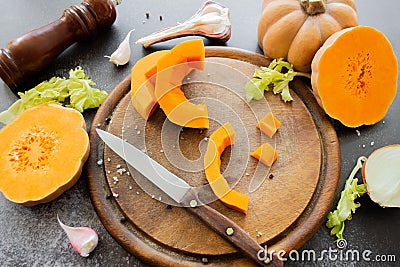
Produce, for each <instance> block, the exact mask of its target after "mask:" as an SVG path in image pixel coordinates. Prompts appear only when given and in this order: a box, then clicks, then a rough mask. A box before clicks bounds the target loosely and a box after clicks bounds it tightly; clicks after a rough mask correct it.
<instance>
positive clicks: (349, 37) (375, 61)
mask: <svg viewBox="0 0 400 267" xmlns="http://www.w3.org/2000/svg"><path fill="white" fill-rule="evenodd" d="M397 79H398V63H397V58H396V55H395V54H394V52H393V48H392V46H391V44H390V42H389V41H388V39H387V38H386V37H385V36H384V35H383V34H382V33H381V32H379V31H378V30H376V29H374V28H372V27H368V26H357V27H352V28H348V29H344V30H342V31H340V32H337V33H335V34H333V35H332V36H331V37H329V38H328V40H327V41H326V42H325V44H324V45H323V46H322V47H321V48H320V49H319V50H318V52H317V53H316V55H315V57H314V59H313V62H312V75H311V85H312V88H313V92H314V95H315V97H316V99H317V101H318V103H319V105H320V106H321V107H322V108H323V109H324V110H325V112H326V113H327V114H328V115H329V116H330V117H332V118H334V119H337V120H339V121H340V122H341V123H342V124H343V125H345V126H348V127H358V126H361V125H371V124H375V123H377V122H378V121H380V120H381V119H383V117H384V116H385V115H386V113H387V111H388V109H389V107H390V105H391V103H392V102H393V100H394V98H395V96H396V93H397Z"/></svg>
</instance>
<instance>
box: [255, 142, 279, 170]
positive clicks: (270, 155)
mask: <svg viewBox="0 0 400 267" xmlns="http://www.w3.org/2000/svg"><path fill="white" fill-rule="evenodd" d="M251 156H252V157H254V158H256V159H258V160H259V161H261V162H262V163H264V164H265V165H267V166H272V164H273V163H274V162H275V160H276V159H277V158H278V152H276V150H275V149H274V148H273V147H272V146H271V145H270V144H268V143H264V144H262V145H261V146H259V147H258V148H257V149H256V150H255V151H254V152H253V153H251Z"/></svg>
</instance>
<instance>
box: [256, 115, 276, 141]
mask: <svg viewBox="0 0 400 267" xmlns="http://www.w3.org/2000/svg"><path fill="white" fill-rule="evenodd" d="M280 126H281V122H280V121H279V120H278V119H277V118H276V117H275V116H274V114H272V112H268V113H267V115H265V117H264V118H262V119H261V120H260V121H259V122H258V123H257V125H256V127H257V128H258V129H260V130H261V131H262V132H263V133H265V134H266V135H268V136H269V138H272V136H274V134H275V133H276V131H277V130H278V128H279V127H280Z"/></svg>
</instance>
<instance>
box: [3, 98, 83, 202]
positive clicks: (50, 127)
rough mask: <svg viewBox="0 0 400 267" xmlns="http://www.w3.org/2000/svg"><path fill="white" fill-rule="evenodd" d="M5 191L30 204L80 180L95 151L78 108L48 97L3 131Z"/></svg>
mask: <svg viewBox="0 0 400 267" xmlns="http://www.w3.org/2000/svg"><path fill="white" fill-rule="evenodd" d="M0 140H1V142H0V191H1V192H2V193H3V194H4V196H5V197H6V198H8V199H9V200H11V201H13V202H15V203H19V204H22V205H25V206H33V205H36V204H40V203H46V202H49V201H51V200H53V199H55V198H57V197H58V196H60V195H61V194H62V193H63V192H64V191H65V190H67V189H69V188H70V187H71V186H72V185H74V184H75V183H76V182H77V180H78V178H79V176H80V174H81V171H82V167H83V164H84V163H85V161H86V160H87V158H88V156H89V149H90V146H89V137H88V134H87V132H86V124H85V120H84V118H83V116H82V114H81V113H79V112H78V111H76V110H74V109H71V108H65V107H62V106H60V105H57V104H50V103H45V104H41V105H39V106H36V107H33V108H31V109H27V110H26V111H24V112H23V113H22V114H21V115H19V116H18V117H17V118H16V119H15V120H14V121H12V122H11V123H10V124H8V125H6V126H5V127H4V128H2V129H1V131H0Z"/></svg>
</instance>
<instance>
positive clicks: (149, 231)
mask: <svg viewBox="0 0 400 267" xmlns="http://www.w3.org/2000/svg"><path fill="white" fill-rule="evenodd" d="M206 56H207V61H210V62H214V63H218V64H225V65H227V66H229V67H231V68H232V69H238V70H240V71H241V72H242V73H243V74H244V75H247V76H251V74H252V73H253V71H254V68H255V66H260V65H264V66H265V65H268V64H269V60H268V59H267V58H265V57H264V56H262V55H259V54H256V53H251V52H247V51H243V50H239V49H231V48H224V47H207V48H206ZM193 78H194V79H195V78H196V77H195V76H194V77H193ZM228 78H229V75H228V77H227V78H223V79H228ZM228 80H229V79H228ZM227 86H228V87H229V86H233V87H234V85H229V84H228V85H227ZM291 87H292V89H293V91H292V95H293V97H294V101H293V102H292V103H286V104H285V103H283V102H282V101H281V100H280V97H278V96H274V95H272V94H270V93H266V94H265V96H266V99H267V101H268V104H269V108H270V109H271V110H272V112H273V113H274V114H275V116H276V117H277V118H278V119H279V120H280V121H281V122H282V126H281V128H280V129H279V130H278V132H277V134H276V135H275V137H274V139H269V138H266V139H265V138H264V137H262V135H261V134H260V133H259V131H257V129H256V128H255V122H256V119H257V117H256V116H255V115H254V116H253V115H251V116H249V112H251V110H252V109H254V107H249V106H248V105H247V103H245V101H243V99H242V98H241V97H240V96H238V94H236V93H235V92H233V93H232V91H228V92H227V91H220V90H223V89H221V88H222V87H220V86H217V85H207V84H204V83H190V84H187V85H184V86H183V90H184V91H185V94H186V95H187V96H188V98H189V99H192V98H196V97H200V98H201V97H208V98H210V97H211V96H212V97H213V99H218V100H219V101H221V103H227V106H229V107H232V112H231V111H230V110H229V109H226V110H225V109H222V111H223V112H220V113H218V112H217V111H218V110H216V111H212V109H211V112H210V113H212V114H214V115H213V116H212V117H213V118H215V119H212V120H211V121H210V122H211V123H210V129H209V130H208V131H200V130H198V129H197V130H194V129H183V131H182V132H180V129H178V135H177V134H176V132H174V131H176V129H174V128H173V127H172V128H171V129H172V132H173V136H175V139H177V140H175V141H174V142H176V144H177V146H175V143H174V142H167V144H164V142H162V139H163V136H169V135H168V133H167V135H165V133H164V132H163V129H164V130H165V128H167V129H169V128H168V127H167V126H165V125H166V124H165V123H166V122H165V119H166V118H165V115H164V114H163V112H162V111H161V110H160V109H158V110H157V111H156V113H155V114H153V116H152V118H151V119H150V120H149V121H148V122H147V123H144V122H143V120H142V119H141V118H140V117H139V116H138V115H137V114H136V113H135V111H134V110H133V109H132V107H131V105H130V95H129V90H130V77H127V78H126V79H125V80H124V81H122V82H121V83H120V84H119V85H118V86H117V87H116V88H115V89H114V90H113V91H112V93H111V94H110V96H109V97H108V99H107V100H106V102H105V103H104V104H103V105H102V106H101V108H100V109H99V111H98V113H97V114H96V117H95V118H94V121H93V124H92V125H93V127H92V129H91V131H90V135H91V149H92V151H91V156H90V158H89V161H88V168H87V171H88V179H89V187H90V192H91V197H92V200H93V204H94V206H95V207H96V210H97V212H98V214H99V217H100V219H101V221H102V223H103V224H104V226H105V227H106V228H107V230H108V231H109V232H110V234H111V235H112V236H113V237H114V238H115V239H116V240H117V241H118V242H119V243H120V244H121V245H123V246H124V247H125V248H126V249H127V250H128V251H130V252H131V253H133V254H135V255H137V256H138V257H140V258H141V259H143V260H144V261H146V262H148V263H150V264H154V265H158V264H162V265H164V266H190V265H197V264H199V265H202V263H201V261H202V259H203V258H207V259H208V262H209V264H211V265H212V266H213V265H215V266H224V265H229V266H232V265H236V264H238V266H239V265H240V266H243V265H244V264H248V265H251V264H252V263H251V262H249V261H248V260H246V259H243V258H242V257H241V256H240V255H239V254H238V253H237V252H236V250H235V249H234V248H233V247H232V246H231V245H230V244H228V243H227V242H226V241H225V240H223V239H222V238H221V237H220V236H218V235H217V234H216V233H214V232H213V231H211V230H210V229H209V228H207V226H205V225H204V224H203V223H202V222H201V221H200V220H199V219H198V218H196V217H195V216H192V215H191V214H190V213H188V212H187V211H186V210H185V209H183V208H178V207H172V208H170V206H168V205H167V204H165V203H163V202H160V201H158V200H157V199H158V198H159V197H160V196H161V194H158V192H157V191H153V190H154V189H152V188H151V186H149V187H146V188H145V189H146V191H150V192H151V193H150V194H146V192H144V191H143V190H142V189H141V188H140V186H138V184H137V183H136V182H135V180H136V181H138V180H137V179H136V178H135V179H132V178H131V176H133V177H137V175H138V174H137V173H135V171H134V170H130V169H129V168H128V166H126V165H125V162H124V161H123V160H121V159H120V158H119V157H117V156H116V155H115V154H113V152H112V151H110V150H109V149H108V148H105V149H104V147H103V145H102V144H101V143H100V141H99V138H98V137H97V134H96V133H95V128H96V127H100V128H103V129H107V130H108V131H110V132H112V133H114V134H117V135H120V136H122V137H123V138H126V139H128V140H129V141H130V142H131V141H133V142H138V143H137V144H135V145H137V146H139V147H140V146H144V148H145V149H146V151H147V153H148V154H149V155H150V156H151V157H152V158H154V159H155V160H157V161H158V162H160V163H161V164H163V165H164V166H165V167H166V168H167V169H170V171H172V172H174V173H175V174H177V175H179V176H180V177H182V178H184V179H185V180H187V181H188V182H189V183H190V184H191V185H193V186H202V185H203V184H205V183H206V179H205V177H204V174H203V173H202V172H201V170H199V171H195V172H190V171H188V170H186V171H185V170H183V169H182V168H177V166H178V165H179V159H181V158H179V157H178V158H174V157H172V156H171V155H170V154H168V152H167V151H169V150H170V149H171V150H173V149H172V148H171V147H165V146H166V145H168V143H173V144H174V146H175V148H176V147H178V148H179V150H180V151H181V152H182V155H183V159H185V158H186V160H188V159H189V160H188V161H187V162H188V165H189V166H190V168H199V166H200V165H199V164H200V162H202V160H199V159H201V155H202V145H201V144H202V143H203V140H204V137H207V136H209V135H210V134H211V132H213V130H214V129H216V128H217V127H218V126H219V125H220V124H222V123H224V122H226V121H224V120H227V121H229V122H231V123H232V124H233V126H234V128H235V130H236V129H239V131H238V132H239V133H245V134H246V137H247V140H244V138H238V139H237V142H236V143H235V145H234V146H232V148H231V149H229V150H228V151H226V152H225V153H224V154H223V157H222V162H223V165H222V167H223V169H224V170H226V171H227V172H229V171H231V172H232V173H233V174H235V173H236V175H233V176H234V177H233V181H231V182H232V183H233V184H235V189H237V190H239V191H242V192H248V189H249V183H250V181H251V178H252V175H253V173H254V172H255V170H256V169H257V168H258V169H259V170H260V168H261V170H263V171H264V174H265V175H269V173H272V174H273V176H274V177H273V179H268V178H267V179H266V180H265V181H264V183H263V184H262V185H261V186H260V188H258V189H257V190H256V191H254V192H252V193H249V198H250V204H249V212H248V214H247V215H243V214H241V213H239V212H237V211H234V210H232V209H229V208H227V207H225V206H224V205H223V204H221V203H220V202H219V201H214V202H212V203H210V206H212V207H213V208H215V209H216V210H218V211H220V212H221V213H223V214H224V215H226V216H227V217H229V218H230V219H232V220H233V221H235V222H236V223H237V224H238V225H239V226H241V227H242V228H243V229H245V231H247V232H248V233H249V234H250V235H251V236H253V237H254V238H256V239H257V241H258V242H259V243H260V244H262V245H265V244H266V245H268V248H269V249H274V250H281V249H283V250H285V251H287V252H288V251H290V250H292V249H298V248H299V247H301V246H302V245H303V244H304V243H305V242H306V241H307V240H308V239H309V238H310V237H311V236H312V235H313V234H314V233H315V232H316V231H317V229H318V227H319V226H320V225H321V223H323V222H324V219H325V216H326V214H327V213H328V211H329V209H330V208H331V205H332V203H333V200H334V196H335V193H336V189H337V184H338V180H339V176H340V151H339V145H338V141H337V137H336V133H335V131H334V129H333V127H332V125H331V124H330V121H329V119H328V118H327V117H326V115H325V114H324V113H323V112H322V111H321V109H320V108H319V106H318V104H317V103H316V101H315V99H314V97H313V95H312V93H311V91H310V90H309V88H308V86H307V85H306V84H305V83H304V82H303V81H301V80H295V81H294V82H292V83H291ZM238 90H242V87H240V88H239V89H238ZM211 102H212V101H211ZM253 102H254V101H253ZM253 102H252V103H253ZM211 106H213V105H211ZM213 112H214V113H213ZM107 117H110V118H111V123H107V122H109V121H108V120H107V121H106V118H107ZM237 117H239V118H240V119H239V120H238V119H237ZM128 122H129V123H128ZM139 131H140V132H139ZM139 136H140V137H142V138H138V137H139ZM144 137H145V138H144ZM138 140H139V141H138ZM265 141H268V142H272V143H273V144H275V145H276V149H277V151H278V153H279V157H278V160H277V161H276V162H275V164H274V165H273V166H272V168H271V169H270V170H269V169H266V168H265V167H263V166H262V165H260V164H259V163H258V162H257V161H256V160H255V159H252V158H249V157H248V156H246V158H244V157H243V156H242V157H240V156H238V154H241V155H243V154H246V153H248V152H249V151H252V150H254V149H255V148H257V147H258V146H259V145H260V144H261V143H262V142H265ZM164 150H165V151H164ZM239 152H240V153H239ZM172 154H173V155H174V154H176V153H172ZM248 154H249V153H248ZM248 154H247V155H248ZM99 159H103V161H104V164H103V165H101V166H99V165H98V164H97V161H98V160H99ZM244 159H245V162H243V160H244ZM175 161H178V162H175ZM118 165H121V166H118ZM117 166H118V167H119V168H117ZM236 166H239V167H236ZM243 166H245V167H244V168H245V169H244V170H243ZM178 167H180V166H178ZM121 168H126V170H128V171H129V172H130V175H131V176H130V175H127V173H126V172H125V173H124V174H122V175H120V174H119V173H118V172H117V169H121ZM262 168H264V169H262ZM239 174H240V175H239ZM114 177H117V179H118V181H117V182H116V181H115V178H114ZM227 177H232V176H227ZM239 178H240V179H239ZM237 180H238V181H237ZM139 182H140V180H139ZM113 193H114V194H118V197H112V194H113ZM153 196H154V197H153ZM162 200H163V201H166V199H164V198H163V197H162ZM122 217H123V218H124V219H123V220H122V222H121V218H122Z"/></svg>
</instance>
